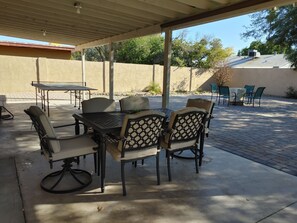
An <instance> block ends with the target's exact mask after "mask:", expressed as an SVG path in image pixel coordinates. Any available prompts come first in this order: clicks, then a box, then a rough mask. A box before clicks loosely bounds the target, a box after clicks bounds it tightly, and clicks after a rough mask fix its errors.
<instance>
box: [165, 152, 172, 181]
mask: <svg viewBox="0 0 297 223" xmlns="http://www.w3.org/2000/svg"><path fill="white" fill-rule="evenodd" d="M166 157H167V171H168V180H169V181H171V171H170V153H169V151H168V150H166Z"/></svg>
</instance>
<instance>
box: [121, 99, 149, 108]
mask: <svg viewBox="0 0 297 223" xmlns="http://www.w3.org/2000/svg"><path fill="white" fill-rule="evenodd" d="M120 106H121V111H135V110H144V109H150V103H149V99H148V98H146V97H140V96H129V97H127V98H123V99H121V100H120Z"/></svg>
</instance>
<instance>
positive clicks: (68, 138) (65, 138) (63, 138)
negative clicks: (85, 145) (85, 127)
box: [43, 134, 86, 141]
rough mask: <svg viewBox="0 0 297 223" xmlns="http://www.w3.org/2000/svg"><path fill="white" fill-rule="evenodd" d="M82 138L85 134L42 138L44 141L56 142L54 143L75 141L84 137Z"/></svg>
mask: <svg viewBox="0 0 297 223" xmlns="http://www.w3.org/2000/svg"><path fill="white" fill-rule="evenodd" d="M84 136H86V134H84V135H71V136H61V137H56V138H53V137H48V136H44V137H43V138H44V139H46V140H56V141H60V140H61V141H62V140H71V139H77V138H80V137H84Z"/></svg>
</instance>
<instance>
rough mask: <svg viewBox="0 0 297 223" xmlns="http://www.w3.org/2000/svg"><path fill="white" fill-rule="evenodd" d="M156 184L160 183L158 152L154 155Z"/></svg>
mask: <svg viewBox="0 0 297 223" xmlns="http://www.w3.org/2000/svg"><path fill="white" fill-rule="evenodd" d="M156 169H157V184H158V185H160V168H159V153H157V155H156Z"/></svg>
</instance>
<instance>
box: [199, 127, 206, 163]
mask: <svg viewBox="0 0 297 223" xmlns="http://www.w3.org/2000/svg"><path fill="white" fill-rule="evenodd" d="M200 137H201V138H200V145H199V146H200V147H199V166H201V165H202V157H203V150H204V137H205V133H204V132H202V133H201V136H200Z"/></svg>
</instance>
